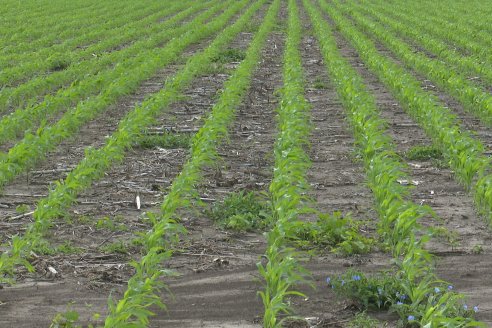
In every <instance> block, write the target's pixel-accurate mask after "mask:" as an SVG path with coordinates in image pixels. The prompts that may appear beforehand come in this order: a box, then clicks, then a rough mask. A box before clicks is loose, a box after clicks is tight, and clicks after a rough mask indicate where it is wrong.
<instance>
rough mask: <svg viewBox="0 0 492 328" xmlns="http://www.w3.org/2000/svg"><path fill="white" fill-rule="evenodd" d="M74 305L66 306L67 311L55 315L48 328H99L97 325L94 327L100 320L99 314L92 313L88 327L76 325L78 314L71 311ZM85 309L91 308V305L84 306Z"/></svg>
mask: <svg viewBox="0 0 492 328" xmlns="http://www.w3.org/2000/svg"><path fill="white" fill-rule="evenodd" d="M74 304H75V303H74V302H70V303H68V305H67V311H65V312H61V313H57V314H56V315H55V317H54V318H53V320H52V321H51V324H50V328H82V327H87V328H95V327H99V326H98V325H96V326H95V325H94V324H96V323H98V322H99V320H100V319H101V314H99V313H94V314H93V315H92V318H91V319H90V323H89V324H88V325H84V326H82V325H80V324H78V321H79V318H80V314H79V313H78V312H77V311H75V310H72V307H73V305H74ZM86 307H87V308H91V307H92V305H86Z"/></svg>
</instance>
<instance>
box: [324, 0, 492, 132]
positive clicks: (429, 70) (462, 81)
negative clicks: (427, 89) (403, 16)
mask: <svg viewBox="0 0 492 328" xmlns="http://www.w3.org/2000/svg"><path fill="white" fill-rule="evenodd" d="M332 3H333V4H334V5H335V6H336V7H337V9H338V10H340V11H343V12H344V13H345V14H347V15H350V17H351V18H352V19H353V20H354V21H355V22H356V23H357V24H358V25H359V26H360V29H362V30H364V31H367V32H368V33H369V34H372V35H373V36H374V37H375V38H377V40H378V41H380V42H381V43H382V44H383V45H385V46H386V47H388V49H390V50H391V51H392V52H393V53H394V54H395V55H396V56H397V57H398V58H399V59H401V60H402V62H403V63H404V64H405V65H406V66H407V67H408V68H410V69H414V70H415V71H417V72H419V73H420V74H423V75H424V76H425V77H426V78H428V79H429V80H431V81H433V82H434V83H436V84H437V85H438V86H440V87H441V88H443V89H444V90H445V91H447V92H448V93H450V94H451V95H452V96H453V97H454V98H456V99H457V100H458V101H459V102H460V103H461V104H463V106H464V108H465V110H467V111H468V112H470V113H471V114H473V115H474V116H476V117H477V118H479V119H480V120H481V121H482V122H484V123H485V124H486V125H488V126H492V95H490V93H489V92H488V91H486V90H483V89H482V88H481V87H479V86H477V85H476V84H475V83H473V82H471V81H469V80H468V79H467V78H466V77H465V76H463V75H462V74H460V73H459V72H457V71H455V70H454V69H453V68H450V67H449V66H448V65H446V64H445V63H443V62H442V61H440V60H438V59H432V58H429V57H427V56H426V55H425V54H422V53H420V52H416V51H414V49H412V48H411V47H410V46H409V45H408V44H406V43H405V42H403V41H401V40H400V39H399V38H398V36H396V35H395V34H394V33H392V32H391V31H389V30H388V29H386V28H385V27H384V26H382V25H381V24H379V23H376V22H374V21H371V20H369V19H367V18H366V17H365V16H363V15H360V14H359V13H357V12H355V11H351V12H349V10H350V9H347V8H348V7H350V5H349V6H344V5H342V4H340V2H339V1H337V0H334V1H333V2H332Z"/></svg>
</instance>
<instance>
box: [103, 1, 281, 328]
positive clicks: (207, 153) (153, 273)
mask: <svg viewBox="0 0 492 328" xmlns="http://www.w3.org/2000/svg"><path fill="white" fill-rule="evenodd" d="M263 3H264V1H261V2H258V3H256V4H255V5H254V6H255V9H256V8H259V5H262V4H263ZM279 6H280V0H275V1H274V2H273V3H272V5H271V6H270V9H269V10H268V12H267V14H266V16H265V18H264V20H263V22H262V24H261V26H260V28H259V30H258V32H257V33H256V35H255V36H254V39H253V41H252V42H251V44H250V46H249V48H248V50H247V52H246V56H245V59H244V60H243V61H242V62H241V64H240V65H239V66H238V67H237V69H236V71H235V72H234V74H233V75H232V76H231V78H230V79H229V80H228V81H227V82H226V83H225V85H224V89H223V92H222V93H221V96H220V98H219V100H218V101H217V103H216V104H215V105H214V106H213V108H212V112H211V113H210V115H209V116H208V118H207V119H206V121H205V123H204V125H203V126H202V128H201V129H200V130H199V132H198V133H197V134H196V135H195V136H194V137H193V141H192V147H191V156H190V158H189V160H188V161H187V162H186V163H185V165H184V167H183V169H182V171H181V173H180V174H179V175H178V176H177V177H176V178H175V179H174V181H173V183H172V185H171V188H170V191H169V193H168V195H167V196H166V197H165V199H164V202H163V203H162V206H161V211H160V213H159V214H158V215H153V214H151V213H148V215H149V216H150V217H151V218H152V219H153V222H154V226H153V228H152V230H151V231H149V232H148V233H147V235H146V236H145V248H146V249H147V254H146V255H144V256H143V257H142V258H141V260H140V262H138V263H134V264H133V265H134V266H135V268H136V273H135V275H134V276H132V277H131V278H130V280H129V281H128V289H127V290H126V292H125V293H124V295H123V298H122V299H121V300H120V301H119V302H118V303H117V304H115V303H113V302H112V301H110V306H109V311H110V314H109V316H108V317H107V318H106V321H105V327H121V326H125V325H129V324H136V323H137V322H138V323H139V324H143V325H145V324H147V322H148V317H149V316H150V315H152V312H150V311H149V310H148V307H149V306H151V305H158V306H161V307H164V304H163V303H162V301H161V300H160V297H159V292H160V290H161V289H163V288H166V286H165V285H164V284H163V283H162V282H161V283H160V282H159V280H158V279H159V277H161V276H163V275H164V274H165V273H166V272H163V271H162V269H160V264H161V262H162V261H163V260H166V259H167V258H169V257H170V256H171V255H172V246H173V244H174V243H175V242H176V241H177V240H179V235H180V234H183V233H184V232H185V229H184V227H183V226H181V225H180V224H179V223H176V221H175V220H174V218H175V216H176V211H177V209H178V208H180V207H183V206H186V205H187V204H189V203H190V198H193V197H194V195H196V191H195V189H194V186H195V185H196V183H197V182H198V181H199V180H200V178H201V174H200V171H201V170H202V168H203V167H204V166H206V165H209V164H212V163H213V162H214V161H215V160H216V159H217V158H218V156H219V155H218V153H217V146H218V144H219V143H221V142H222V141H223V140H224V138H226V136H227V130H228V127H229V126H230V125H231V124H232V123H233V121H234V119H235V109H236V108H237V107H238V106H239V105H240V103H241V100H242V99H243V98H244V96H245V94H246V92H247V90H248V89H249V86H250V83H251V77H252V72H253V71H254V68H255V67H256V66H257V64H258V60H259V58H260V54H261V48H262V47H263V45H264V44H265V42H266V38H267V36H268V34H269V33H270V31H271V30H272V28H273V26H274V22H275V17H276V16H277V13H278V10H279ZM250 17H251V14H249V15H248V14H245V15H243V16H242V17H241V18H240V19H239V20H238V21H237V22H236V24H234V25H232V26H230V27H229V28H227V29H226V30H224V33H223V34H222V35H221V36H220V37H219V38H217V39H216V40H215V41H214V43H213V44H212V45H211V46H210V47H209V48H207V49H206V50H205V52H203V53H202V54H199V55H197V56H195V57H194V58H193V59H191V60H190V62H189V64H190V65H192V66H194V67H193V68H192V69H193V70H199V69H200V67H204V66H206V65H207V64H210V61H211V59H212V58H213V55H214V54H216V53H217V51H218V49H220V46H221V44H223V43H225V42H229V41H230V40H232V37H233V36H234V35H236V34H237V33H239V31H240V30H241V29H242V28H243V27H244V26H245V24H246V23H247V22H248V20H249V19H250ZM178 83H180V82H178ZM162 251H165V254H166V255H165V256H162V255H161V254H162V253H160V252H162ZM149 263H151V264H152V265H149Z"/></svg>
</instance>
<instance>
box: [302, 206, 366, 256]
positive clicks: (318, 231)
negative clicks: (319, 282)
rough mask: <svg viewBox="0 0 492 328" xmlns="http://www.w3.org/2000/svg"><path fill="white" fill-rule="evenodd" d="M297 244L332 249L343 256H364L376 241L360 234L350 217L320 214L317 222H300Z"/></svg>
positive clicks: (304, 246)
mask: <svg viewBox="0 0 492 328" xmlns="http://www.w3.org/2000/svg"><path fill="white" fill-rule="evenodd" d="M295 230H296V231H295V239H294V241H295V243H296V244H297V245H299V246H300V247H303V248H311V247H313V246H315V247H327V246H328V247H332V250H333V251H334V252H335V253H339V254H343V255H351V254H364V253H367V252H369V251H370V250H371V247H372V245H373V243H374V241H373V240H372V239H370V238H366V237H364V236H362V235H361V234H360V233H359V226H358V224H357V223H356V222H354V221H353V220H352V219H351V218H350V216H349V215H347V216H345V217H344V216H343V215H342V213H340V212H335V213H333V214H331V215H330V214H320V215H319V217H318V220H317V221H316V222H313V223H312V222H304V221H298V222H297V226H296V227H295Z"/></svg>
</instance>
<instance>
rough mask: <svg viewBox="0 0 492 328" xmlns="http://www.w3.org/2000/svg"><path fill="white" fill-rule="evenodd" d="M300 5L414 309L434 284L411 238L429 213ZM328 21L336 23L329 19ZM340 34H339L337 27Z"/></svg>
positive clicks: (432, 319) (315, 20)
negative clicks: (401, 181)
mask: <svg viewBox="0 0 492 328" xmlns="http://www.w3.org/2000/svg"><path fill="white" fill-rule="evenodd" d="M303 3H304V6H305V8H306V9H307V11H308V15H309V16H310V19H311V22H312V24H313V27H314V33H315V35H316V38H317V39H318V42H319V43H320V47H321V52H322V56H323V59H324V61H325V66H326V69H327V71H328V73H329V75H330V76H331V77H332V78H333V80H334V83H335V86H336V89H337V93H338V94H339V96H340V98H341V99H342V103H343V106H344V107H345V109H346V112H347V116H348V118H349V122H350V123H351V125H352V128H353V132H354V137H355V141H356V146H357V148H358V150H359V153H360V154H361V156H362V159H363V161H364V168H365V171H366V176H367V179H368V184H369V187H370V188H371V190H372V192H373V194H374V197H375V200H376V208H377V210H378V213H379V215H380V220H381V222H380V224H379V233H380V234H381V235H382V237H383V238H384V240H385V241H386V242H387V243H388V244H389V245H390V246H391V250H392V253H393V256H394V257H395V259H396V263H397V265H398V266H399V268H400V270H401V274H402V276H400V278H402V279H404V280H405V281H404V282H403V285H404V286H406V290H405V292H406V293H407V295H408V296H409V297H410V300H411V301H412V303H415V306H417V307H418V306H420V303H422V299H421V298H420V294H419V292H420V291H422V290H424V289H428V288H429V287H430V286H432V284H433V283H434V282H435V281H437V277H435V273H434V266H433V259H432V256H431V255H430V254H429V253H428V252H427V251H426V250H424V249H423V247H424V245H425V243H426V241H427V237H426V236H425V234H424V236H423V237H422V238H418V237H417V236H416V234H417V233H418V232H419V230H421V225H420V224H419V223H418V219H420V218H422V217H423V216H424V215H428V214H433V213H432V210H431V209H430V208H428V207H421V206H419V205H417V204H415V203H413V202H411V201H408V200H407V198H408V196H409V194H408V191H407V190H406V189H405V188H404V187H403V186H401V185H400V184H399V183H398V182H397V180H398V179H401V178H404V177H405V174H404V166H403V164H402V163H400V161H399V157H398V156H397V154H396V152H395V149H394V146H393V141H392V140H391V138H390V137H389V136H388V134H387V132H386V128H385V126H387V123H386V122H385V121H384V120H382V119H381V118H380V116H379V111H378V109H377V106H376V101H375V99H374V96H373V95H371V94H370V93H369V92H368V91H367V89H366V87H365V85H364V82H363V80H362V78H361V76H360V75H359V74H358V73H357V72H356V71H355V69H354V68H352V67H351V65H350V64H349V63H348V62H347V60H345V59H344V58H343V57H342V55H341V54H340V52H339V50H338V48H337V44H336V42H335V39H334V37H333V35H332V31H331V28H330V26H329V25H328V24H327V22H326V21H324V20H323V18H322V16H321V14H320V13H319V11H317V8H316V7H315V6H313V4H312V3H311V2H310V0H303ZM321 6H322V8H323V9H324V10H328V9H327V7H328V6H327V5H326V3H322V5H321ZM330 14H331V13H330ZM331 17H332V19H334V20H335V21H336V18H335V17H333V15H331ZM341 31H342V33H343V28H342V27H341ZM400 258H401V259H400ZM423 282H425V283H426V284H424V283H423ZM446 297H453V298H454V299H459V298H461V297H462V295H459V294H453V295H448V296H446ZM412 306H413V305H412ZM424 306H426V305H425V302H424ZM427 306H428V305H427ZM424 313H430V314H429V315H428V316H425V317H423V318H418V319H419V320H421V321H420V323H421V324H423V325H424V324H429V325H430V326H429V327H435V326H436V324H438V322H441V320H443V316H445V315H444V314H443V313H441V312H439V311H435V309H433V308H429V309H428V308H426V309H425V311H424ZM450 320H454V318H451V319H450ZM459 320H461V318H460V319H459ZM469 321H472V320H471V319H470V320H469Z"/></svg>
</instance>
